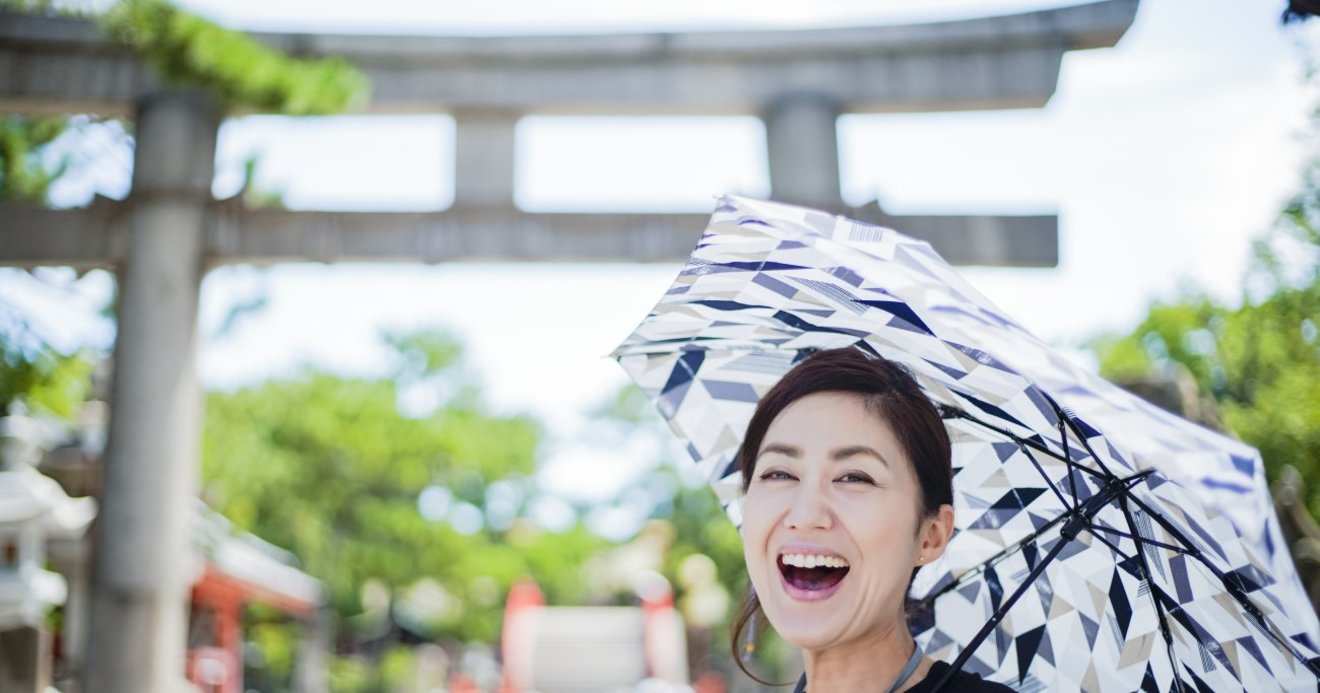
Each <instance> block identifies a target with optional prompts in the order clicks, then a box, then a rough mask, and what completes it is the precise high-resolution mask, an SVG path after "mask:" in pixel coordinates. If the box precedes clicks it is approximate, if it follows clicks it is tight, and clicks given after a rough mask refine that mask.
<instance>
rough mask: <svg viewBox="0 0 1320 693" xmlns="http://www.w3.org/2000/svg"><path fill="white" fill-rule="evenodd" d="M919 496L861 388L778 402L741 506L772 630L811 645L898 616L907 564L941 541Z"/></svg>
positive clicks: (932, 553) (869, 630)
mask: <svg viewBox="0 0 1320 693" xmlns="http://www.w3.org/2000/svg"><path fill="white" fill-rule="evenodd" d="M920 497H921V494H920V488H919V487H918V483H917V479H916V476H915V474H914V473H913V471H912V465H911V463H910V462H909V460H908V459H907V457H906V456H905V455H904V453H903V449H902V447H900V445H899V442H898V439H897V438H895V437H894V433H893V431H891V430H890V428H889V426H888V425H887V424H886V423H885V422H883V421H882V420H881V419H880V418H879V417H877V416H876V415H875V414H874V413H872V412H871V411H868V410H867V408H866V406H865V405H864V403H863V401H862V399H861V398H860V397H859V396H857V395H853V394H849V393H839V392H823V393H816V394H812V395H808V396H806V397H803V398H802V399H799V400H797V401H795V402H793V403H792V404H790V405H789V406H787V407H785V408H784V410H783V411H782V412H780V414H779V416H778V417H777V418H775V420H774V421H773V422H771V424H770V427H769V429H767V431H766V435H765V438H764V440H763V441H762V443H761V448H760V450H758V451H757V457H756V466H755V470H754V472H753V474H752V480H751V484H750V485H749V486H748V489H747V495H746V499H745V504H744V512H743V552H744V557H745V559H746V561H747V571H748V574H749V575H750V577H751V581H752V586H753V587H754V588H755V589H756V594H757V597H758V598H759V599H760V601H761V605H762V608H764V609H765V613H766V616H767V617H768V618H769V619H770V623H771V625H773V626H774V628H775V630H776V631H777V632H778V633H779V635H780V636H781V637H783V638H784V639H785V640H787V641H788V642H790V643H792V644H794V645H796V646H798V647H802V648H805V649H809V650H819V649H825V648H828V647H831V646H834V645H838V644H841V643H846V642H849V641H852V640H855V639H857V638H860V637H864V636H866V635H869V634H876V633H877V632H878V631H883V630H885V629H892V628H895V627H897V626H900V625H902V624H903V620H902V619H903V604H904V598H905V596H906V591H907V586H908V580H909V578H910V577H911V575H912V569H913V568H914V567H916V566H917V565H918V564H919V563H918V560H919V557H920V556H921V555H922V553H923V552H924V553H925V554H926V555H925V556H924V559H925V560H924V561H923V562H929V561H930V560H931V559H933V558H935V557H936V556H937V554H938V553H940V552H942V551H943V547H944V541H939V540H938V539H940V537H939V536H938V535H939V532H938V527H937V528H936V531H935V532H934V534H932V532H931V530H930V527H929V525H931V524H932V523H930V522H929V521H923V522H921V523H919V522H918V515H919V505H920V500H919V499H920ZM947 507H948V506H945V508H947ZM943 514H944V513H943V512H942V513H941V516H942V515H943ZM949 515H950V517H949V520H948V523H947V524H948V525H951V524H952V516H951V511H949ZM919 524H922V525H927V527H926V531H924V532H919V527H918V525H919ZM935 524H936V525H940V524H942V523H938V522H937V523H935ZM919 535H921V536H919ZM932 536H934V537H935V539H936V541H934V542H932V541H931V540H930V537H932ZM943 539H944V540H947V534H946V535H945V536H944V537H943ZM904 627H905V626H904Z"/></svg>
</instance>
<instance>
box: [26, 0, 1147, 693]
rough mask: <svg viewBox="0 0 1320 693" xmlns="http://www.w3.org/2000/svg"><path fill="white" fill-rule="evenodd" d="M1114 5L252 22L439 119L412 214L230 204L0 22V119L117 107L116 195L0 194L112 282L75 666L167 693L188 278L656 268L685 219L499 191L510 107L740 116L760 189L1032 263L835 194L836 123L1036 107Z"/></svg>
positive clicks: (202, 144)
mask: <svg viewBox="0 0 1320 693" xmlns="http://www.w3.org/2000/svg"><path fill="white" fill-rule="evenodd" d="M1138 2H1139V0H1101V1H1100V2H1093V3H1091V4H1086V5H1077V6H1070V7H1064V8H1059V9H1051V10H1044V11H1037V12H1029V13H1022V14H1015V15H1006V16H996V17H983V18H975V19H968V20H961V21H950V22H939V23H930V24H918V25H902V26H880V27H865V28H849V29H828V30H809V31H749V32H703V33H670V34H624V35H600V36H572V37H568V36H538V37H508V38H433V37H425V38H423V37H393V36H391V37H383V36H329V35H298V34H259V35H257V38H259V39H260V40H262V41H264V42H266V43H268V44H270V45H272V46H275V47H278V48H281V49H284V50H286V51H288V52H290V53H293V54H297V55H312V56H320V55H338V56H342V57H345V58H347V59H349V60H350V61H352V62H354V63H356V64H357V65H358V66H359V67H360V68H362V69H363V70H364V71H365V72H366V73H367V75H368V76H369V77H370V79H371V81H372V84H373V86H374V95H373V101H372V104H371V106H370V108H369V112H372V113H404V112H411V113H415V112H446V113H450V114H452V115H453V117H454V118H455V122H456V126H457V142H456V182H455V186H456V189H455V201H454V205H453V207H452V208H451V209H449V210H446V211H442V212H434V213H327V212H291V211H280V210H245V209H242V208H241V207H240V206H239V205H238V204H237V203H235V202H217V201H215V200H213V199H212V198H211V194H210V187H211V179H212V176H213V168H214V155H215V139H216V132H217V129H218V126H219V123H220V120H221V118H222V115H223V114H221V113H220V112H219V111H218V110H217V109H215V108H214V107H213V106H212V105H211V103H210V102H209V101H208V100H207V99H206V98H205V97H204V96H203V95H200V94H197V93H186V92H179V91H171V90H167V89H165V88H164V87H163V86H162V85H161V84H160V83H159V81H158V80H157V79H156V77H155V76H154V75H153V74H152V73H151V71H150V70H149V69H148V67H147V66H145V65H144V64H143V63H141V62H140V61H139V60H138V59H137V58H136V57H135V56H134V55H133V54H132V53H131V52H129V51H128V50H127V49H126V48H124V47H122V46H118V45H116V44H112V43H110V42H108V41H106V40H105V39H104V38H103V37H102V36H101V35H100V33H99V32H98V31H97V29H96V28H95V27H94V26H93V25H92V24H91V23H89V22H86V21H82V20H72V19H56V18H46V17H30V16H20V15H13V14H5V13H3V12H0V112H16V113H28V114H52V113H55V114H57V113H77V112H96V113H100V114H102V115H112V116H114V115H118V116H123V117H132V118H134V119H135V123H136V125H135V131H136V138H137V146H136V152H135V155H134V156H135V165H134V173H133V187H132V192H131V194H130V195H129V197H128V198H127V199H126V200H124V201H123V202H108V201H98V202H97V203H95V204H93V205H91V206H90V207H87V208H84V209H72V210H48V209H41V208H35V207H28V206H20V205H13V204H7V205H0V265H9V266H21V267H34V266H42V265H68V266H75V267H82V268H90V267H104V268H109V269H113V270H116V271H118V272H119V281H120V304H119V333H118V339H117V340H116V345H115V370H116V373H115V379H114V388H113V395H112V411H113V417H112V420H111V425H110V431H109V446H108V450H107V455H106V464H105V469H104V476H103V479H104V483H103V490H102V498H101V503H102V508H103V509H102V513H101V517H100V519H99V521H98V530H97V537H96V556H95V561H94V568H93V595H92V601H93V613H92V622H91V628H90V636H89V637H90V642H89V644H88V665H87V670H86V672H84V680H86V681H89V682H90V681H94V682H95V687H96V690H98V691H108V692H111V693H119V692H127V691H165V690H173V689H174V687H175V686H176V684H177V683H178V681H179V675H180V672H181V670H182V665H183V661H184V639H185V637H184V636H185V621H186V612H185V607H184V605H185V603H186V601H187V594H188V578H189V573H188V566H187V561H186V560H185V555H186V550H187V546H188V527H186V518H187V517H189V515H188V510H189V505H188V503H189V502H190V499H191V498H192V497H193V496H194V494H195V490H196V475H197V467H198V464H197V461H198V460H197V454H198V435H199V422H200V417H201V396H200V391H199V387H198V384H197V379H196V374H195V364H194V359H195V356H194V354H195V351H196V340H197V335H196V322H197V302H198V291H199V285H200V280H201V276H202V274H203V273H204V272H205V270H206V269H207V268H209V267H213V266H217V265H220V264H225V263H254V264H271V263H279V262H290V261H320V262H338V261H404V262H450V261H459V260H474V259H482V260H502V261H537V262H546V261H579V262H580V261H615V262H618V261H632V262H651V261H681V260H682V259H684V258H686V257H687V255H688V253H689V252H690V250H691V248H692V245H693V243H694V242H695V241H696V239H697V238H698V236H699V234H700V231H701V229H702V228H704V226H705V223H706V215H695V214H546V213H529V212H524V211H521V210H519V209H517V207H516V206H515V205H514V202H513V188H514V175H513V174H514V171H513V168H514V126H515V124H516V123H517V121H518V119H519V118H520V117H521V116H523V115H526V114H533V113H535V114H551V113H571V114H593V115H603V114H651V115H655V114H702V115H722V114H740V115H742V114H752V115H756V116H759V117H761V118H763V119H764V122H765V125H766V136H767V148H768V161H769V167H770V182H771V189H772V194H773V196H774V197H775V198H777V199H780V200H786V201H792V202H798V203H804V204H809V205H813V206H817V207H821V208H825V209H832V210H837V211H841V212H844V211H847V212H849V213H851V214H854V215H856V216H861V217H863V218H868V219H871V220H875V221H879V222H881V223H884V224H886V225H890V226H894V227H897V228H900V229H902V230H904V231H905V232H906V233H909V234H911V235H914V236H917V237H921V238H925V239H926V240H929V241H930V242H931V243H932V245H934V246H935V248H936V249H937V250H938V251H939V252H940V253H941V254H942V255H944V257H945V258H947V259H949V260H950V261H952V262H955V263H960V264H981V265H1014V266H1053V265H1055V264H1057V258H1058V241H1057V235H1058V231H1057V227H1058V221H1057V218H1056V217H1054V216H1052V215H1047V216H904V217H892V216H888V215H885V214H884V213H883V212H882V211H880V210H879V209H878V208H876V207H875V206H874V205H872V206H870V207H867V208H862V209H859V210H846V209H844V205H843V203H842V201H841V199H840V192H839V190H840V186H839V168H838V141H837V134H836V127H835V124H836V121H837V118H838V117H839V115H841V114H843V113H859V112H862V113H866V112H894V111H951V110H976V109H996V108H1029V107H1041V106H1043V105H1044V104H1045V103H1046V102H1047V101H1048V100H1049V98H1050V96H1051V95H1052V94H1053V92H1054V90H1055V87H1056V84H1057V80H1058V73H1059V66H1060V62H1061V60H1062V56H1063V54H1064V53H1065V52H1067V51H1070V50H1084V49H1093V48H1103V47H1109V46H1112V45H1114V44H1115V43H1116V42H1117V41H1118V39H1119V38H1120V37H1121V36H1122V35H1123V33H1124V32H1125V31H1126V30H1127V28H1128V27H1129V26H1130V24H1131V22H1132V19H1133V17H1134V15H1135V12H1136V9H1137V5H1138Z"/></svg>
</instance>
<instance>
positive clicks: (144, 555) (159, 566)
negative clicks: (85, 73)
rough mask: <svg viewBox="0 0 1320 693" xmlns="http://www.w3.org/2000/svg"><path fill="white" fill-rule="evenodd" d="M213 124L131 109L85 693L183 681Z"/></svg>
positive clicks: (168, 107)
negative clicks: (130, 159)
mask: <svg viewBox="0 0 1320 693" xmlns="http://www.w3.org/2000/svg"><path fill="white" fill-rule="evenodd" d="M219 122H220V114H219V111H218V110H217V109H216V108H215V107H214V105H213V104H212V103H211V102H210V101H209V100H208V99H206V98H205V97H204V96H202V95H201V94H200V93H196V92H177V91H175V92H161V93H156V94H152V95H150V96H148V97H146V98H144V99H143V100H142V101H141V102H140V103H139V104H138V109H137V120H136V136H137V150H136V154H135V157H134V168H133V191H132V195H131V198H130V200H131V204H130V205H129V218H128V235H127V248H126V249H125V254H124V256H123V257H124V258H125V259H124V263H123V266H122V268H121V272H120V278H119V282H120V283H119V287H120V293H119V306H118V311H119V333H118V336H117V338H116V340H115V350H114V364H115V367H114V388H113V392H112V397H111V407H110V411H111V420H110V430H109V438H108V440H107V449H106V458H105V467H104V470H103V475H104V476H103V487H102V492H101V504H102V510H101V514H100V517H99V518H98V520H97V526H96V533H95V540H94V548H93V551H94V556H93V563H92V565H93V567H92V570H93V576H94V579H93V582H92V584H93V589H92V595H91V602H92V613H91V622H90V627H89V642H88V649H87V669H86V678H85V681H86V682H87V686H88V690H96V691H100V692H103V693H166V692H167V691H169V692H171V693H172V692H174V691H177V690H180V689H181V687H182V686H183V685H185V684H184V671H183V667H184V661H185V646H186V642H187V622H188V620H187V619H188V597H189V589H190V586H191V582H192V578H193V577H194V576H193V574H192V573H193V571H194V569H195V566H194V565H193V564H192V560H191V551H190V548H189V547H190V543H189V541H190V535H191V532H192V529H193V528H192V508H191V504H192V503H193V502H194V499H195V497H196V495H197V489H196V486H197V475H198V467H199V459H198V458H199V447H200V445H199V442H200V441H199V433H200V421H201V410H202V394H201V389H200V387H199V385H198V380H197V375H196V368H195V359H196V353H197V306H198V294H199V288H200V282H201V276H202V272H203V261H204V260H203V248H204V238H205V232H206V223H207V221H206V220H207V208H208V205H209V203H210V200H211V181H212V178H213V177H214V161H215V143H216V133H217V131H218V129H219Z"/></svg>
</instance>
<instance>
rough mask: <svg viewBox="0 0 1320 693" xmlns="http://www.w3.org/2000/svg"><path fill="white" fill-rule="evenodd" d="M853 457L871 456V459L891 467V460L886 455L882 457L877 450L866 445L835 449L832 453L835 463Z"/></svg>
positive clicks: (831, 456) (831, 457)
mask: <svg viewBox="0 0 1320 693" xmlns="http://www.w3.org/2000/svg"><path fill="white" fill-rule="evenodd" d="M853 455H870V456H871V457H874V458H876V459H877V460H880V462H881V463H883V464H884V465H885V466H886V467H888V466H890V465H889V460H887V459H885V456H884V455H881V454H880V453H879V452H877V451H876V449H875V448H873V447H869V446H866V445H849V446H847V447H842V448H835V449H834V450H832V451H830V459H832V460H834V461H835V462H838V461H839V460H845V459H847V458H849V457H852V456H853Z"/></svg>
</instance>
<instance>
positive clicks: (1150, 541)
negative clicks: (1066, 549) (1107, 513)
mask: <svg viewBox="0 0 1320 693" xmlns="http://www.w3.org/2000/svg"><path fill="white" fill-rule="evenodd" d="M1088 529H1091V530H1098V531H1101V532H1107V533H1109V534H1114V535H1117V536H1120V537H1123V538H1124V539H1131V540H1132V541H1134V542H1139V543H1141V544H1148V545H1150V546H1158V547H1160V548H1161V549H1168V550H1169V551H1177V552H1178V553H1184V554H1190V553H1192V552H1191V551H1188V550H1187V549H1185V548H1183V547H1181V546H1174V545H1173V544H1166V543H1164V542H1162V541H1155V540H1154V539H1147V538H1145V537H1141V536H1133V535H1131V534H1128V533H1127V532H1124V531H1123V530H1120V529H1114V528H1113V527H1110V526H1108V525H1100V524H1093V525H1090V526H1089V527H1088Z"/></svg>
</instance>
